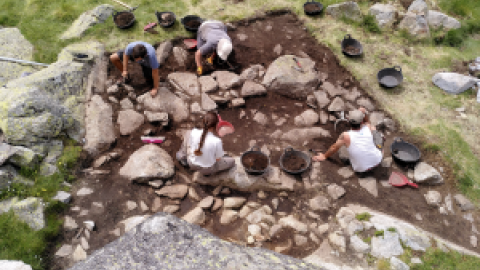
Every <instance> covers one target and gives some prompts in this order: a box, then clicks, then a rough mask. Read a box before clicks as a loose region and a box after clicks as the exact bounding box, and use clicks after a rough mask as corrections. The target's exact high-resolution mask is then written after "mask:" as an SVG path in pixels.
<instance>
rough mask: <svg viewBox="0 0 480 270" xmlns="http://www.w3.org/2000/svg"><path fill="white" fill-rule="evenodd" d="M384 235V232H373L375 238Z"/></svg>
mask: <svg viewBox="0 0 480 270" xmlns="http://www.w3.org/2000/svg"><path fill="white" fill-rule="evenodd" d="M384 234H385V231H384V230H379V231H375V237H380V236H383V235H384Z"/></svg>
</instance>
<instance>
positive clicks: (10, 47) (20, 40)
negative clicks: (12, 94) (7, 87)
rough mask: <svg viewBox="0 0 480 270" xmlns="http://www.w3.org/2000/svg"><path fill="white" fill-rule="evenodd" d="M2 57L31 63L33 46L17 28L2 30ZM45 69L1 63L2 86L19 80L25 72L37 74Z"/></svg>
mask: <svg viewBox="0 0 480 270" xmlns="http://www.w3.org/2000/svg"><path fill="white" fill-rule="evenodd" d="M0 55H1V56H2V57H9V58H15V59H21V60H27V61H31V60H32V58H33V45H32V44H30V42H29V41H28V40H26V39H25V37H24V36H23V35H22V33H20V30H18V29H17V28H2V29H0ZM43 68H44V67H39V66H30V65H22V64H18V63H13V62H8V61H0V85H4V84H5V83H7V82H8V81H10V80H12V79H16V78H18V77H19V76H20V75H21V74H22V73H23V72H35V71H37V70H41V69H43Z"/></svg>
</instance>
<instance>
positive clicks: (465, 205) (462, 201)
mask: <svg viewBox="0 0 480 270" xmlns="http://www.w3.org/2000/svg"><path fill="white" fill-rule="evenodd" d="M453 198H454V199H455V202H456V203H457V205H458V206H459V207H460V209H462V211H469V210H473V209H474V208H475V206H474V205H473V204H472V203H471V202H470V201H469V200H468V199H467V198H465V196H463V195H462V194H457V195H455V196H454V197H453Z"/></svg>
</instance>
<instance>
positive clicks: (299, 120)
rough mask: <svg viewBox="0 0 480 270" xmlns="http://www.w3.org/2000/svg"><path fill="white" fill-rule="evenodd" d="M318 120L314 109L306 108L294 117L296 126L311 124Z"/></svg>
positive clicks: (308, 125) (318, 117)
mask: <svg viewBox="0 0 480 270" xmlns="http://www.w3.org/2000/svg"><path fill="white" fill-rule="evenodd" d="M319 120H320V116H318V114H317V113H316V112H315V111H314V110H311V109H310V110H306V111H304V112H303V113H302V114H300V115H299V116H297V117H295V120H294V122H295V125H296V126H307V127H310V126H313V125H315V124H316V123H318V121H319Z"/></svg>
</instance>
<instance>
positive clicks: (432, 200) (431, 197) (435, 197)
mask: <svg viewBox="0 0 480 270" xmlns="http://www.w3.org/2000/svg"><path fill="white" fill-rule="evenodd" d="M424 196H425V200H427V204H428V205H431V206H435V207H439V206H440V204H441V203H442V195H441V194H440V192H438V191H435V190H430V191H429V192H427V194H425V195H424Z"/></svg>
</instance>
